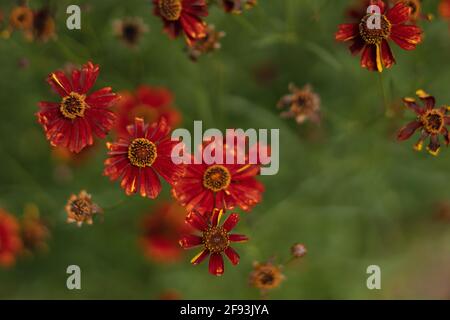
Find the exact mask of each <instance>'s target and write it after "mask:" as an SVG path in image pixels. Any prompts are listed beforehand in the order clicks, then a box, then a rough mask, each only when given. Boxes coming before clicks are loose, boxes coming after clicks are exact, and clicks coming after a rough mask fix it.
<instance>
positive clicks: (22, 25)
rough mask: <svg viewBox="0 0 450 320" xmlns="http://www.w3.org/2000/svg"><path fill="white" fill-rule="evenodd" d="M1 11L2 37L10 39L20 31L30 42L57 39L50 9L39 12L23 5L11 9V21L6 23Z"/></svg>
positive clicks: (46, 8)
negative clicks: (15, 32)
mask: <svg viewBox="0 0 450 320" xmlns="http://www.w3.org/2000/svg"><path fill="white" fill-rule="evenodd" d="M6 20H7V19H5V17H4V15H3V13H2V12H1V11H0V35H1V37H2V38H9V37H10V36H11V34H12V33H13V32H14V31H20V32H22V33H23V34H24V36H25V38H26V39H27V40H29V41H32V40H38V41H43V42H46V41H48V40H50V39H54V38H55V37H56V27H55V20H54V18H53V13H52V12H51V10H50V9H49V8H48V7H42V8H40V9H37V10H33V9H31V8H30V7H29V6H27V5H25V4H23V5H20V6H16V7H14V8H12V9H11V12H10V13H9V20H8V21H6Z"/></svg>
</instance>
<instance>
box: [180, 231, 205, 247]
mask: <svg viewBox="0 0 450 320" xmlns="http://www.w3.org/2000/svg"><path fill="white" fill-rule="evenodd" d="M179 244H180V246H181V247H183V248H184V249H189V248H192V247H196V246H199V245H201V244H202V238H201V237H199V236H196V235H193V234H188V235H185V236H184V237H182V238H181V239H180V241H179Z"/></svg>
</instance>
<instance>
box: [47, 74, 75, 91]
mask: <svg viewBox="0 0 450 320" xmlns="http://www.w3.org/2000/svg"><path fill="white" fill-rule="evenodd" d="M47 82H48V83H49V84H50V86H51V87H52V88H53V90H55V91H56V92H57V93H58V94H59V95H60V96H61V97H65V96H68V95H69V94H70V93H71V92H72V85H71V84H70V81H69V80H68V79H67V77H66V75H65V74H64V73H63V72H62V71H55V72H53V73H51V74H50V75H49V76H48V77H47Z"/></svg>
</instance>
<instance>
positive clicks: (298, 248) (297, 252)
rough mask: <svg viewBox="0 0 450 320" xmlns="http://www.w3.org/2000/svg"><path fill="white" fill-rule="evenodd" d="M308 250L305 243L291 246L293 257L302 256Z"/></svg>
mask: <svg viewBox="0 0 450 320" xmlns="http://www.w3.org/2000/svg"><path fill="white" fill-rule="evenodd" d="M307 252H308V250H307V249H306V246H305V245H304V244H303V243H296V244H294V245H293V246H292V247H291V255H292V257H293V258H302V257H304V256H305V255H306V253H307Z"/></svg>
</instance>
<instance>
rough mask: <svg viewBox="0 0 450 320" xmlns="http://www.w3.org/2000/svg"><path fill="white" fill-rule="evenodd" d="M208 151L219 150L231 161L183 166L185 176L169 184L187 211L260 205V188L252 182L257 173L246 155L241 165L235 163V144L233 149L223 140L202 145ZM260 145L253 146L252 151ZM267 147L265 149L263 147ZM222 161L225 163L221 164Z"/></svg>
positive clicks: (257, 168)
mask: <svg viewBox="0 0 450 320" xmlns="http://www.w3.org/2000/svg"><path fill="white" fill-rule="evenodd" d="M204 147H205V148H206V147H211V148H212V149H219V148H223V157H224V159H228V158H227V156H229V158H232V159H234V161H233V162H232V163H233V164H227V163H223V164H206V163H205V162H202V163H200V164H196V163H195V161H194V157H196V156H198V155H192V156H191V157H192V161H191V162H192V163H191V164H187V165H184V167H185V173H184V175H183V176H182V177H180V179H178V180H176V181H175V183H174V184H173V188H172V194H173V196H174V198H175V199H177V200H178V202H179V203H180V204H181V205H183V206H185V207H186V210H187V211H191V210H196V211H198V212H200V213H201V214H203V213H205V212H211V211H212V210H213V209H214V208H219V209H226V210H233V209H234V208H236V207H240V208H241V209H242V210H244V211H250V210H251V209H252V208H253V207H254V206H255V205H256V204H258V203H259V202H261V199H262V194H263V192H264V185H263V184H262V183H261V182H259V181H258V180H257V179H256V176H258V175H259V173H260V165H259V164H251V163H250V162H249V157H248V152H247V154H246V157H245V160H246V161H245V163H244V164H238V161H237V153H238V152H237V143H235V148H234V149H232V148H231V147H229V146H227V144H226V139H224V141H223V143H222V142H221V141H215V140H214V141H211V142H208V143H206V144H205V146H204ZM256 147H259V148H264V146H261V145H260V146H253V148H256ZM265 148H267V147H265ZM224 162H225V161H224Z"/></svg>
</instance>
